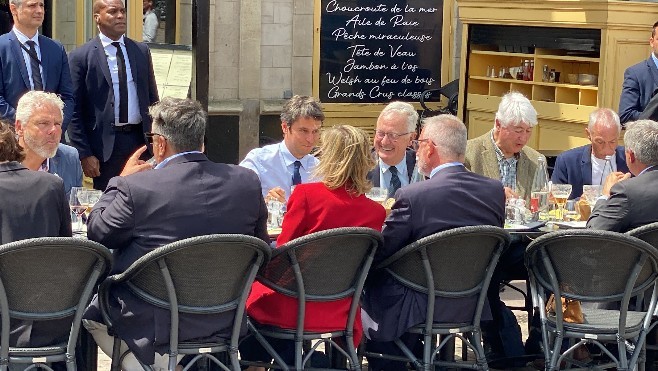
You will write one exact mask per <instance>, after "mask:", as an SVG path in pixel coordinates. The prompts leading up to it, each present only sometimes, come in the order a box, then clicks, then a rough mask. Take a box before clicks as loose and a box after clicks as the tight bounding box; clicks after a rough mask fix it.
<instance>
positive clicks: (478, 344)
mask: <svg viewBox="0 0 658 371" xmlns="http://www.w3.org/2000/svg"><path fill="white" fill-rule="evenodd" d="M468 339H469V342H470V343H471V345H472V346H473V348H474V349H475V361H476V363H477V366H478V368H479V369H480V370H484V371H487V370H489V364H488V363H487V357H486V356H485V354H484V348H483V347H482V335H480V330H479V329H475V330H474V331H473V332H471V333H469V334H468ZM462 347H463V349H464V350H465V349H466V348H467V347H466V346H465V345H462Z"/></svg>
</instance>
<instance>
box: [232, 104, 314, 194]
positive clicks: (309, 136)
mask: <svg viewBox="0 0 658 371" xmlns="http://www.w3.org/2000/svg"><path fill="white" fill-rule="evenodd" d="M322 121H324V113H323V112H322V108H321V107H320V102H319V101H318V100H317V99H315V98H313V97H309V96H302V95H295V96H294V97H292V98H291V99H290V100H289V101H288V102H286V104H285V105H284V106H283V110H282V112H281V130H282V131H283V142H281V143H277V144H271V145H268V146H265V147H262V148H256V149H252V150H251V151H250V152H249V153H248V154H247V156H246V157H245V158H244V160H242V162H241V163H240V166H244V167H246V168H248V169H251V170H253V171H255V172H256V174H258V177H259V178H260V182H261V185H262V188H263V196H266V197H267V198H268V199H269V198H272V199H276V200H279V201H281V202H285V201H286V200H287V199H288V198H289V197H290V192H291V190H292V189H293V188H294V186H295V185H297V184H300V183H306V182H308V181H309V180H310V179H311V178H312V175H311V171H312V170H313V168H314V167H315V165H316V164H317V162H318V159H317V158H315V157H314V156H313V155H311V154H310V153H311V150H313V148H314V147H315V145H316V144H317V143H318V139H319V138H320V128H321V127H322Z"/></svg>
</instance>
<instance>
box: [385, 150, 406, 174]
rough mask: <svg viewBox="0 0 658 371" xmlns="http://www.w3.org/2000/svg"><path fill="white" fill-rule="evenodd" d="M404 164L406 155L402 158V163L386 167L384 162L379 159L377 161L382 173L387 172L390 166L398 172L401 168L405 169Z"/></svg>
mask: <svg viewBox="0 0 658 371" xmlns="http://www.w3.org/2000/svg"><path fill="white" fill-rule="evenodd" d="M406 164H407V158H406V154H405V157H402V161H400V162H398V163H397V164H395V165H387V164H386V163H385V162H384V161H382V159H381V158H380V159H379V168H380V169H382V173H385V172H387V171H388V169H389V168H390V167H391V166H395V168H396V169H398V172H400V171H401V170H402V167H403V166H404V167H406V166H405V165H406Z"/></svg>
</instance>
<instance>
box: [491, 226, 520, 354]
mask: <svg viewBox="0 0 658 371" xmlns="http://www.w3.org/2000/svg"><path fill="white" fill-rule="evenodd" d="M527 244H528V243H527V241H525V240H524V239H522V238H521V237H519V236H513V239H512V243H511V244H510V246H509V248H508V249H507V250H505V251H504V252H503V254H502V255H501V257H500V259H499V261H498V265H496V269H495V270H494V273H493V276H492V277H491V282H490V284H489V289H488V291H487V299H488V300H489V305H490V307H491V316H492V320H491V321H486V322H482V329H483V334H482V335H483V341H484V342H485V344H487V345H488V346H489V347H490V348H491V350H492V351H493V352H494V353H497V354H498V355H501V356H506V357H510V356H511V357H515V356H520V355H523V353H524V351H523V340H522V339H521V338H520V336H519V338H515V337H516V336H513V335H511V334H513V333H515V331H507V330H509V327H511V326H518V323H513V324H510V323H507V322H510V321H509V318H508V317H509V316H505V315H504V313H503V310H504V306H505V303H503V301H502V300H500V285H501V284H502V282H504V281H510V280H516V279H527V278H528V271H527V270H526V268H525V265H524V261H523V258H524V254H525V249H526V246H527ZM529 320H530V319H529ZM519 333H520V331H519ZM519 353H520V354H519Z"/></svg>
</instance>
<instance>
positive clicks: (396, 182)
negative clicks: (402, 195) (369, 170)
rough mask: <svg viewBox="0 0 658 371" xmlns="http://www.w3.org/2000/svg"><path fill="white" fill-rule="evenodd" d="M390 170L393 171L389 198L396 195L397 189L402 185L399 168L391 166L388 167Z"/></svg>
mask: <svg viewBox="0 0 658 371" xmlns="http://www.w3.org/2000/svg"><path fill="white" fill-rule="evenodd" d="M388 171H390V172H391V184H389V186H388V198H391V197H393V196H395V191H397V190H398V189H399V188H400V187H401V186H402V183H400V177H398V168H396V167H395V166H391V167H389V168H388Z"/></svg>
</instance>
